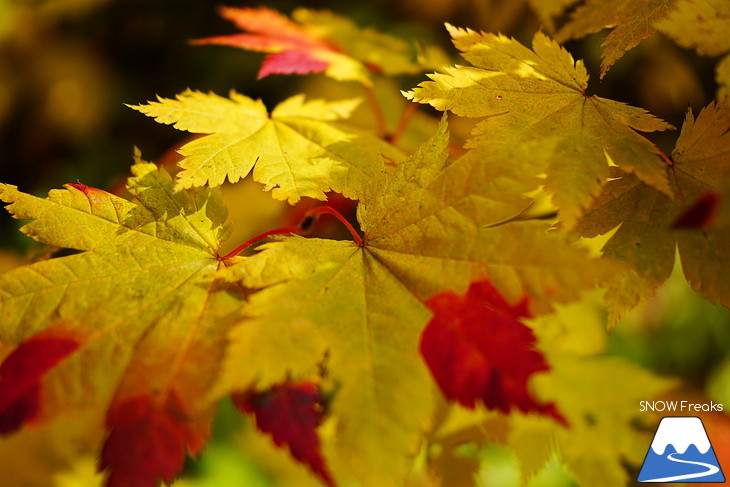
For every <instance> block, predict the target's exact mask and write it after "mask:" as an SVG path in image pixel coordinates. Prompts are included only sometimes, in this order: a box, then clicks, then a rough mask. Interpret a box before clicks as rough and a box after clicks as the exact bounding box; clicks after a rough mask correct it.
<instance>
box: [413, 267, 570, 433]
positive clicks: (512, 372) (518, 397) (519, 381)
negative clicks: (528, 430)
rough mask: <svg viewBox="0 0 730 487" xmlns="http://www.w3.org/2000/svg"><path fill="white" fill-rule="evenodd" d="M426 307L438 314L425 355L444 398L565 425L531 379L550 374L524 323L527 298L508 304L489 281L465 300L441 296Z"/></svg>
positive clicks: (425, 337) (427, 333)
mask: <svg viewBox="0 0 730 487" xmlns="http://www.w3.org/2000/svg"><path fill="white" fill-rule="evenodd" d="M426 305H427V306H428V307H429V308H430V309H431V311H433V312H434V317H433V318H432V319H431V321H430V322H429V323H428V325H427V326H426V328H425V329H424V330H423V334H422V335H421V344H420V350H421V355H422V356H423V358H424V360H425V361H426V364H427V365H428V367H429V369H430V370H431V374H432V375H433V377H434V379H435V380H436V383H437V384H438V385H439V387H440V388H441V391H442V392H443V393H444V395H445V396H446V397H447V398H449V399H451V400H453V401H456V402H458V403H460V404H462V405H463V406H466V407H468V408H474V406H475V405H476V401H477V400H481V401H482V402H483V403H484V405H485V406H486V407H487V408H489V409H496V410H499V411H502V412H505V413H507V412H509V410H510V409H513V408H517V409H519V410H520V411H523V412H536V413H539V414H544V415H547V416H552V417H553V418H555V419H557V420H559V421H560V422H562V423H565V419H564V418H563V417H562V415H561V414H560V413H559V412H558V410H557V409H556V407H555V405H554V404H552V403H550V404H539V403H537V402H536V401H535V400H534V399H533V398H532V396H531V395H530V392H529V391H528V390H527V382H528V380H529V378H530V377H531V376H532V375H533V374H535V373H536V372H542V371H546V370H548V369H549V367H548V364H547V363H546V361H545V358H544V357H543V355H542V354H541V353H540V352H539V351H538V350H536V349H535V348H534V347H535V342H536V339H535V335H534V334H533V332H532V330H531V329H530V328H528V327H527V326H525V324H523V323H522V322H520V321H519V318H521V317H528V316H529V313H528V311H527V298H525V299H523V300H522V301H520V302H519V303H517V304H516V305H510V304H508V303H507V302H506V301H505V300H504V298H503V297H502V296H501V294H500V293H499V291H497V289H495V288H494V286H493V285H492V284H491V283H490V282H489V281H478V282H474V283H472V285H471V286H470V287H469V290H468V291H467V293H466V295H464V296H460V295H457V294H456V293H453V292H442V293H439V294H436V295H435V296H432V297H431V298H429V299H428V300H427V301H426Z"/></svg>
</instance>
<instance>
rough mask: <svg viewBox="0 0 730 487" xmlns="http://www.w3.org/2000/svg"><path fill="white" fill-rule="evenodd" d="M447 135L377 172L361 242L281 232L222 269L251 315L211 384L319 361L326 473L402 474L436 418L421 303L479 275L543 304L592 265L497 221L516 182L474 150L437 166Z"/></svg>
mask: <svg viewBox="0 0 730 487" xmlns="http://www.w3.org/2000/svg"><path fill="white" fill-rule="evenodd" d="M447 145H448V134H447V132H446V121H445V120H443V121H442V123H441V125H440V127H439V130H438V131H437V132H436V134H434V135H433V136H432V137H431V139H429V140H428V141H426V142H425V143H424V144H423V146H422V147H421V148H420V149H419V150H418V151H417V152H416V153H415V154H414V155H413V156H411V157H410V158H409V159H407V160H406V161H405V162H404V163H403V164H401V165H399V167H398V168H397V170H396V171H395V172H393V173H384V174H383V175H382V176H381V177H380V178H379V179H378V180H376V181H374V182H373V184H372V185H371V189H370V191H369V195H368V196H367V197H366V198H365V201H366V202H367V203H364V204H363V203H361V205H360V208H359V214H358V219H359V221H360V224H361V228H362V229H363V233H364V238H363V239H362V243H361V244H360V245H358V243H356V242H351V241H333V240H320V239H305V238H301V237H289V238H284V239H283V240H281V241H278V242H273V243H269V244H266V245H264V246H262V247H260V248H261V249H263V250H262V251H261V252H259V253H257V254H255V255H254V256H252V257H248V258H246V259H245V260H243V261H242V262H241V263H240V264H238V265H237V266H235V267H233V268H230V269H229V270H227V271H226V273H227V275H228V277H229V278H230V279H231V280H233V281H235V282H239V281H240V282H242V283H243V284H244V285H245V286H246V287H250V288H254V289H258V290H259V291H258V292H256V293H255V294H253V295H252V296H251V297H250V300H249V303H248V306H247V308H246V309H247V313H248V314H249V316H251V320H250V321H248V322H247V323H245V324H244V325H242V326H240V327H238V328H236V329H235V330H234V331H233V332H232V333H231V348H230V350H229V355H228V359H227V365H226V367H225V370H226V372H225V373H224V374H223V376H222V377H221V380H220V385H219V388H220V389H222V390H223V391H231V390H238V389H248V388H249V387H251V386H252V385H253V386H255V387H256V388H261V389H265V388H266V387H269V386H271V385H272V384H276V383H278V382H281V381H282V380H284V379H286V378H287V377H294V378H297V377H298V378H308V377H311V376H312V375H314V374H316V373H317V370H319V369H324V370H325V373H324V375H325V377H326V379H327V380H328V381H331V382H332V383H333V384H334V388H335V394H334V397H333V399H332V403H331V407H330V411H331V414H332V416H333V418H332V421H334V422H335V424H336V427H337V435H336V436H335V439H334V440H330V441H334V443H333V444H332V443H330V444H329V446H327V443H326V444H325V452H329V453H328V454H327V455H328V464H329V465H330V466H333V471H334V472H337V471H338V465H340V467H341V466H342V465H347V466H348V467H349V471H350V475H355V478H357V479H358V480H359V481H360V482H361V483H362V484H363V485H396V484H397V482H398V481H399V479H401V478H403V476H404V475H405V474H406V473H407V471H408V468H409V467H410V463H411V460H410V457H411V456H412V455H414V454H415V453H416V452H417V450H418V446H419V443H420V441H421V435H422V432H423V431H424V429H425V428H426V427H427V426H428V424H429V422H430V419H431V416H432V414H433V408H434V402H433V396H432V390H431V384H432V380H431V379H430V377H429V374H428V371H427V369H426V367H425V366H424V364H423V362H422V360H421V357H420V356H419V352H418V346H417V343H418V337H419V335H420V333H421V330H422V329H423V327H424V326H425V324H426V323H427V321H428V319H429V317H430V311H429V310H428V308H427V307H426V305H425V304H424V303H423V301H424V300H425V299H427V298H429V297H430V296H431V295H433V294H434V293H435V292H438V291H442V290H444V289H454V290H458V291H459V292H463V291H464V290H465V289H466V287H467V286H468V285H469V283H470V282H471V280H472V278H473V277H474V276H477V275H481V276H487V277H489V278H490V279H492V281H493V282H495V283H496V284H497V285H498V286H499V287H500V289H501V290H503V291H504V292H505V294H506V295H507V296H510V297H511V299H515V300H516V299H518V298H519V297H521V296H523V295H525V294H527V295H529V296H531V297H533V298H534V301H533V302H532V303H533V309H535V310H544V309H546V308H548V307H549V306H550V303H551V302H554V301H556V300H557V301H566V300H570V299H574V298H575V297H576V296H577V295H576V294H575V293H576V292H577V290H578V289H583V288H586V287H591V286H592V285H594V283H595V281H596V275H595V274H593V273H594V272H597V273H600V270H599V268H597V267H591V265H590V264H589V262H591V259H588V257H587V255H586V253H585V252H583V251H582V250H581V249H578V248H576V247H574V246H572V244H571V240H570V238H568V237H566V236H565V235H562V234H558V233H549V232H548V231H547V230H548V227H547V226H546V225H544V224H542V223H535V222H521V223H506V224H501V223H502V222H503V221H504V220H505V217H506V216H509V215H515V214H518V213H519V212H520V211H522V209H524V206H525V199H524V198H522V199H520V201H519V202H511V203H510V200H509V199H507V200H506V201H498V198H499V197H498V195H499V194H502V193H503V191H498V189H499V188H501V187H503V186H504V185H506V184H512V185H514V186H515V187H518V188H519V184H518V183H516V182H512V183H510V182H509V181H511V179H510V174H509V172H508V171H507V172H506V174H500V172H499V169H497V168H494V167H490V166H488V165H484V164H479V163H478V162H480V161H477V160H474V159H473V158H472V157H463V158H460V159H458V160H456V161H454V162H452V163H451V164H447V161H446V154H447V150H446V149H447ZM505 171H506V170H505ZM490 224H492V225H491V226H490ZM587 269H591V270H590V271H587Z"/></svg>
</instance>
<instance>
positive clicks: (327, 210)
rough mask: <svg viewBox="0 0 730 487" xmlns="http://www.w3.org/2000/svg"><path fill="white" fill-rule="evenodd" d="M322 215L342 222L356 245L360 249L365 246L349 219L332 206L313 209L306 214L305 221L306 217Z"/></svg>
mask: <svg viewBox="0 0 730 487" xmlns="http://www.w3.org/2000/svg"><path fill="white" fill-rule="evenodd" d="M322 213H326V214H329V215H332V216H334V217H335V218H337V219H338V220H340V221H341V222H342V224H343V225H345V227H346V228H347V230H348V231H349V232H350V235H352V239H353V240H354V241H355V243H356V244H357V245H358V247H362V246H363V241H362V237H360V235H358V233H357V231H356V230H355V227H353V226H352V224H351V223H350V222H349V221H347V218H345V217H344V216H342V214H341V213H340V212H339V211H337V210H335V209H334V208H332V207H331V206H326V205H325V206H318V207H316V208H312V209H311V210H309V211H308V212H307V213H306V216H305V219H306V217H311V216H317V215H321V214H322Z"/></svg>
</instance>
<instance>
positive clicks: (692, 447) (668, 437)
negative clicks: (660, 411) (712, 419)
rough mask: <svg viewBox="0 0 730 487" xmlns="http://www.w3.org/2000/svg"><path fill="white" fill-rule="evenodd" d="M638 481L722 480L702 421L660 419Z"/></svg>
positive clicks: (693, 419)
mask: <svg viewBox="0 0 730 487" xmlns="http://www.w3.org/2000/svg"><path fill="white" fill-rule="evenodd" d="M637 481H638V482H725V476H724V475H723V473H722V468H720V464H719V463H718V461H717V457H716V456H715V450H713V448H712V444H711V443H710V438H709V437H708V436H707V432H706V431H705V426H704V424H702V420H701V419H700V418H697V417H689V416H687V417H666V418H662V420H661V422H660V423H659V426H658V427H657V430H656V433H654V439H653V440H652V442H651V446H650V447H649V451H648V452H646V458H644V464H643V465H642V466H641V471H640V472H639V478H638V479H637Z"/></svg>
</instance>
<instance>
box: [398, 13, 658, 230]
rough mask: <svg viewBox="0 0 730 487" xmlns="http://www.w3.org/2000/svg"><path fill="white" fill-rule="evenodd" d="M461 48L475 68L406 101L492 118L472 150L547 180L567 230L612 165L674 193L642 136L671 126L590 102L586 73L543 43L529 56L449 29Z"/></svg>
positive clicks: (493, 39)
mask: <svg viewBox="0 0 730 487" xmlns="http://www.w3.org/2000/svg"><path fill="white" fill-rule="evenodd" d="M447 27H448V29H449V32H450V33H451V35H452V37H453V40H454V45H455V46H456V47H457V48H458V49H459V50H460V51H462V52H463V56H464V58H465V59H466V60H467V61H469V62H470V63H471V64H472V66H455V67H453V68H447V69H446V71H445V72H444V73H437V74H432V75H429V77H430V78H431V80H432V81H427V82H424V83H421V84H420V85H419V86H418V87H417V88H415V89H414V90H412V91H410V92H408V93H405V95H406V97H407V98H409V99H412V100H414V101H418V102H421V103H428V104H430V105H432V106H433V107H435V108H437V109H438V110H451V111H453V112H454V113H456V114H458V115H463V116H467V117H485V118H486V120H484V121H483V122H481V123H480V124H479V126H478V128H477V130H476V132H475V137H474V138H473V139H472V140H471V141H470V146H471V147H480V148H481V149H482V150H488V151H490V152H491V153H496V154H497V156H498V157H499V158H501V159H502V160H505V159H506V160H508V161H510V162H509V163H511V164H515V165H516V164H519V165H520V166H521V167H522V168H523V171H524V173H526V174H529V173H532V174H539V173H546V174H547V178H546V180H545V187H546V188H547V190H548V191H549V192H551V193H552V194H553V195H554V202H555V204H556V205H557V206H558V208H559V209H560V212H561V216H562V217H563V219H564V220H566V223H567V224H568V225H570V224H571V223H573V222H574V220H575V219H576V218H577V217H578V216H579V215H580V214H581V212H582V211H583V209H584V208H585V207H587V206H588V205H589V204H590V202H591V201H592V199H593V197H594V196H595V195H597V194H598V192H599V191H600V188H601V186H602V184H604V183H605V181H606V180H607V177H608V168H609V166H608V161H612V162H613V163H615V164H617V165H618V166H620V167H621V168H622V169H623V170H624V171H627V172H631V173H634V174H636V175H637V176H638V177H639V179H641V180H642V181H644V182H646V183H648V184H650V185H652V186H654V187H656V188H657V189H659V190H660V191H662V192H664V193H666V194H671V191H670V188H669V184H668V181H667V178H666V174H665V171H664V164H663V162H662V160H661V158H660V156H659V153H658V151H657V150H656V148H655V147H654V146H653V144H652V143H651V142H649V141H648V140H646V139H645V138H643V137H642V136H641V135H639V134H638V133H637V132H636V131H642V132H652V131H656V130H665V129H667V128H669V127H670V125H668V124H667V123H665V122H663V121H661V120H659V119H657V118H655V117H654V116H652V115H650V114H649V113H647V112H646V111H644V110H642V109H639V108H634V107H630V106H627V105H624V104H622V103H618V102H615V101H612V100H607V99H604V98H600V97H597V96H586V94H585V90H586V88H587V82H588V74H587V73H586V70H585V68H584V66H583V63H582V62H581V61H578V62H577V63H574V61H573V58H572V57H571V56H570V54H568V53H567V52H566V51H565V50H563V49H562V48H561V47H560V46H558V45H557V44H556V43H554V42H553V41H551V40H550V39H548V38H547V37H546V36H545V35H543V34H541V33H537V34H536V35H535V38H534V40H533V43H532V50H530V49H528V48H526V47H524V46H522V45H521V44H519V43H518V42H517V41H515V40H514V39H509V38H507V37H504V36H501V35H493V34H487V33H477V32H474V31H472V30H469V29H466V30H464V29H459V28H456V27H452V26H447Z"/></svg>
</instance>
